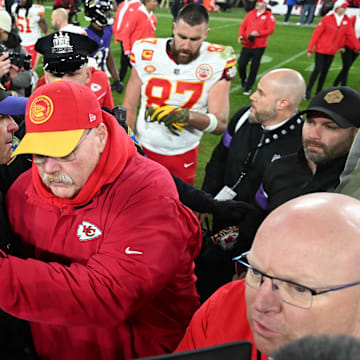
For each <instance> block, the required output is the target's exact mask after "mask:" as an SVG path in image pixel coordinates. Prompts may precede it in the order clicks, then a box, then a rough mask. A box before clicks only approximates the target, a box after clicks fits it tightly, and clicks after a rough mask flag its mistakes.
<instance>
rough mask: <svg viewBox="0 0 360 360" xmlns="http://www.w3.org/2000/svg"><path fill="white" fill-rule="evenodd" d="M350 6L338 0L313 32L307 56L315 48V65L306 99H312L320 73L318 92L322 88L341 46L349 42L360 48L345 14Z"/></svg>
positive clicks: (352, 46) (353, 46)
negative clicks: (312, 92) (312, 91)
mask: <svg viewBox="0 0 360 360" xmlns="http://www.w3.org/2000/svg"><path fill="white" fill-rule="evenodd" d="M348 6H349V4H348V3H347V2H346V0H337V1H336V3H335V4H334V10H333V11H332V12H330V13H329V14H328V15H326V16H324V17H323V18H322V19H321V21H320V22H319V24H318V25H317V26H316V28H315V30H314V32H313V34H312V37H311V40H310V43H309V46H308V49H307V56H308V57H310V56H311V54H312V52H313V50H314V48H315V67H314V71H313V72H312V74H311V76H310V80H309V83H308V86H307V89H306V95H305V98H306V100H309V99H310V97H311V90H312V88H313V86H314V84H315V81H316V79H317V77H318V76H319V75H320V77H319V81H318V84H317V89H316V94H317V93H318V92H320V91H321V90H322V88H323V86H324V83H325V80H326V76H327V73H328V71H329V69H330V66H331V63H332V61H333V59H334V56H335V54H336V52H337V51H338V50H339V49H340V48H341V47H343V46H344V45H345V44H347V45H348V46H350V47H351V48H352V49H356V50H359V44H358V42H357V39H356V37H355V32H354V29H353V28H352V24H351V22H350V19H349V18H348V17H347V16H346V15H345V11H346V8H347V7H348Z"/></svg>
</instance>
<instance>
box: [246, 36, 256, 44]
mask: <svg viewBox="0 0 360 360" xmlns="http://www.w3.org/2000/svg"><path fill="white" fill-rule="evenodd" d="M248 39H249V41H250V42H251V43H253V44H254V43H255V36H254V35H249V36H248Z"/></svg>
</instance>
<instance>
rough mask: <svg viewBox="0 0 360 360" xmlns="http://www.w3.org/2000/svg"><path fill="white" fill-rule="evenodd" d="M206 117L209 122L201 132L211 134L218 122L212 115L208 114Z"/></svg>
mask: <svg viewBox="0 0 360 360" xmlns="http://www.w3.org/2000/svg"><path fill="white" fill-rule="evenodd" d="M206 115H207V116H208V117H209V120H210V122H209V125H208V126H207V127H206V128H205V129H204V130H203V132H205V133H212V132H213V131H214V130H215V129H216V128H217V125H218V120H217V118H216V116H215V115H214V114H210V113H208V114H206Z"/></svg>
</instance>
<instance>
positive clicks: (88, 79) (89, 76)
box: [85, 65, 91, 84]
mask: <svg viewBox="0 0 360 360" xmlns="http://www.w3.org/2000/svg"><path fill="white" fill-rule="evenodd" d="M90 79H91V67H90V66H89V65H86V83H85V84H87V83H88V82H89V81H90Z"/></svg>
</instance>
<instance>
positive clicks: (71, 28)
mask: <svg viewBox="0 0 360 360" xmlns="http://www.w3.org/2000/svg"><path fill="white" fill-rule="evenodd" d="M51 25H52V27H53V28H54V30H55V31H68V32H73V33H76V34H82V35H86V32H85V30H84V29H83V28H82V27H80V26H76V25H73V24H69V12H68V11H66V10H65V9H64V8H58V9H56V10H54V11H53V12H52V14H51Z"/></svg>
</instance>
